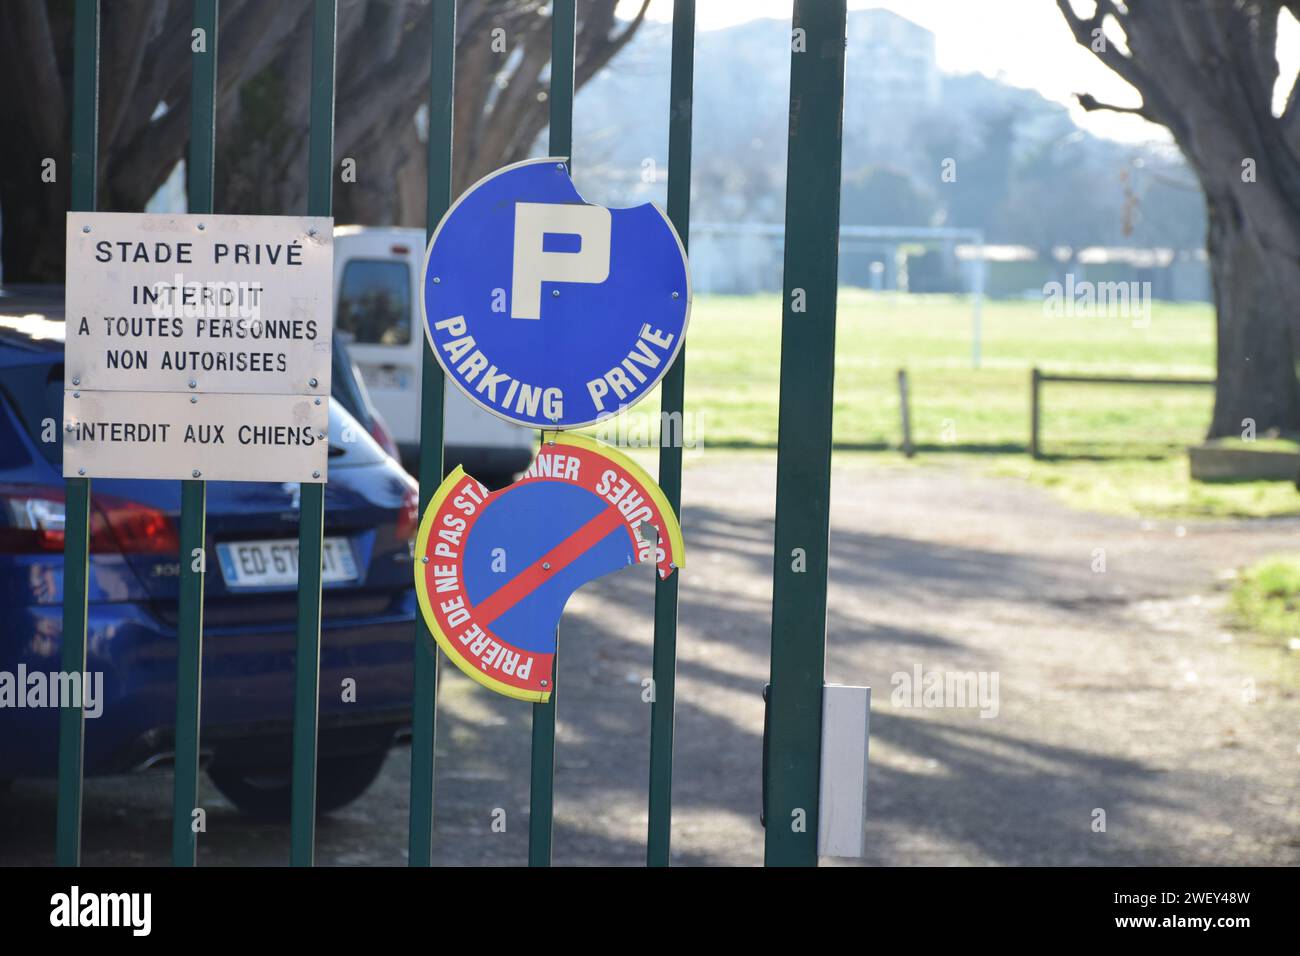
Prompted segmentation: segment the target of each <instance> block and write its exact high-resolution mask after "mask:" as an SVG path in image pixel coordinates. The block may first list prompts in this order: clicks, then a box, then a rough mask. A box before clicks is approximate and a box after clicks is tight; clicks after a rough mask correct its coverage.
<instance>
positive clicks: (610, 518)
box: [474, 508, 623, 626]
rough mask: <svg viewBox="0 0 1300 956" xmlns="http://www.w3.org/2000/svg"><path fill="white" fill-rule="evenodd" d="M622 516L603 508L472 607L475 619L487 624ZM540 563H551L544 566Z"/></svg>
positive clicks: (522, 597)
mask: <svg viewBox="0 0 1300 956" xmlns="http://www.w3.org/2000/svg"><path fill="white" fill-rule="evenodd" d="M622 522H623V516H622V515H621V514H619V511H618V509H617V508H606V509H605V510H604V511H602V512H601V513H600V514H598V515H596V517H594V518H592V519H591V520H590V521H588V522H587V523H586V524H584V525H583V526H582V527H581V528H579V529H578V530H577V531H575V532H573V534H571V535H569V536H568V537H567V538H565V539H564V540H563V541H561V542H560V543H559V544H557V545H556V546H555V547H553V548H552V549H551V550H550V551H547V552H546V553H545V554H543V555H542V556H541V557H540V558H538V559H537V560H536V561H534V562H533V563H532V564H530V565H529V566H528V567H526V568H524V570H522V571H520V572H519V573H518V574H517V575H515V576H514V577H513V578H511V579H510V580H509V581H507V582H506V583H505V584H504V585H502V586H501V587H500V588H498V589H497V590H495V591H493V592H492V593H491V594H490V595H488V596H487V597H486V598H484V600H483V602H482V603H481V604H477V605H475V607H474V620H475V622H477V623H478V624H481V625H484V626H486V625H489V624H491V623H492V622H493V621H495V620H496V619H497V618H499V617H500V616H501V615H502V614H504V613H506V611H508V610H510V609H511V608H512V607H514V606H515V605H516V604H518V603H519V602H520V601H522V600H523V599H524V598H526V597H528V595H530V594H532V593H533V592H534V591H536V590H537V589H538V588H539V587H541V586H542V585H543V584H545V583H546V582H547V581H549V580H550V579H551V578H553V577H554V576H555V575H556V573H557V572H559V571H561V570H563V569H564V568H567V567H568V566H569V565H570V564H572V563H573V562H574V561H576V560H578V558H579V556H580V555H582V554H583V553H584V552H586V551H587V550H589V549H590V548H591V547H593V546H594V545H595V544H596V543H597V542H598V541H600V540H601V539H602V538H604V537H605V536H606V535H607V534H609V533H610V532H611V531H613V530H614V529H615V528H617V527H618V526H619V525H620V524H622ZM542 565H550V567H549V568H544V567H542Z"/></svg>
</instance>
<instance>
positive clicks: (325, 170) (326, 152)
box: [289, 0, 338, 866]
mask: <svg viewBox="0 0 1300 956" xmlns="http://www.w3.org/2000/svg"><path fill="white" fill-rule="evenodd" d="M337 19H338V10H337V5H336V0H314V3H313V5H312V26H311V132H310V136H309V139H308V146H307V170H308V178H307V215H309V216H328V215H330V214H331V209H332V205H333V203H332V197H333V186H334V182H333V174H334V173H333V170H334V30H335V25H336V23H337ZM321 400H322V401H329V398H328V396H324V397H322V399H321ZM321 477H322V479H323V478H325V477H326V476H324V475H322V476H321ZM299 502H300V505H301V511H300V514H299V524H298V640H297V651H296V654H295V660H294V689H293V784H292V786H293V796H292V806H291V816H290V824H289V831H290V842H289V862H290V863H291V864H292V865H293V866H311V865H312V862H313V860H314V857H315V843H316V737H317V730H318V725H319V723H320V612H321V585H320V578H321V549H322V543H323V539H324V537H325V484H324V482H323V481H312V482H307V481H304V482H303V483H302V489H301V495H300V496H299Z"/></svg>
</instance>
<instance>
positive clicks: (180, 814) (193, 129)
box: [172, 0, 219, 866]
mask: <svg viewBox="0 0 1300 956" xmlns="http://www.w3.org/2000/svg"><path fill="white" fill-rule="evenodd" d="M218 3H219V0H194V29H196V30H202V31H203V46H204V49H203V51H202V52H196V51H193V50H192V49H191V53H190V63H191V67H190V69H191V73H190V153H189V160H188V162H187V163H186V167H185V172H186V194H187V197H188V206H189V211H190V212H192V213H211V212H212V179H213V144H214V143H215V141H216V126H217V5H218ZM207 507H208V484H207V482H206V481H203V480H202V479H197V480H193V479H192V480H188V481H182V482H181V551H180V561H181V581H180V608H179V614H178V617H177V626H176V759H175V771H176V772H175V777H174V780H173V784H172V865H173V866H194V864H195V863H196V862H197V852H198V834H196V833H195V832H194V827H193V823H192V820H193V813H194V808H195V807H197V806H198V802H199V712H200V709H201V702H202V700H203V576H204V566H205V563H206V560H207V556H206V554H205V553H204V551H203V549H204V547H205V540H204V539H205V531H206V525H207ZM196 550H197V551H198V553H199V554H200V555H202V556H203V559H202V560H200V561H197V562H196V561H195V551H196Z"/></svg>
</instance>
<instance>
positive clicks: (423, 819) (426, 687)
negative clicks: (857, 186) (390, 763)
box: [407, 0, 456, 866]
mask: <svg viewBox="0 0 1300 956" xmlns="http://www.w3.org/2000/svg"><path fill="white" fill-rule="evenodd" d="M430 56H431V58H432V59H431V66H430V71H429V134H428V135H429V140H428V154H427V182H428V194H427V199H426V206H425V239H426V240H429V239H432V238H433V231H434V230H435V229H436V228H437V227H438V222H439V220H441V219H442V217H443V215H444V214H445V213H446V211H447V207H448V206H450V205H451V147H452V142H451V136H452V119H453V115H454V113H453V104H454V100H455V92H456V0H434V4H433V43H432V45H431V48H430ZM422 351H423V355H424V358H423V362H422V365H421V373H420V515H421V516H423V515H424V509H425V508H427V507H429V499H430V498H432V497H433V493H434V491H436V490H437V488H438V485H439V484H440V483H441V482H442V454H443V448H442V443H443V411H444V409H443V403H444V399H445V397H446V382H445V380H444V376H443V373H442V366H441V365H439V364H438V362H437V360H436V359H435V358H434V356H433V351H432V350H431V349H428V348H425V349H423V350H422ZM414 683H415V692H414V699H413V700H412V704H411V821H410V847H409V852H408V855H407V862H408V863H410V865H411V866H429V865H430V864H431V863H432V862H433V779H434V778H433V768H434V748H435V746H436V744H437V740H438V735H437V718H438V652H437V649H436V648H435V647H434V646H433V635H432V634H430V633H429V626H428V624H426V623H425V621H424V617H423V615H416V622H415V671H414Z"/></svg>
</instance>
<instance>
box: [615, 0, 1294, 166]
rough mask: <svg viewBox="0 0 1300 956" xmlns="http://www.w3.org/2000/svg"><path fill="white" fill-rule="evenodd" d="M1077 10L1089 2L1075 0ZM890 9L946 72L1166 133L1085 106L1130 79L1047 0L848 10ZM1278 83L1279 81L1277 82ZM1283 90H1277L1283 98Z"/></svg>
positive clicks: (718, 13)
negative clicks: (1080, 96)
mask: <svg viewBox="0 0 1300 956" xmlns="http://www.w3.org/2000/svg"><path fill="white" fill-rule="evenodd" d="M621 4H622V6H621V7H620V11H619V12H620V13H624V12H629V15H630V12H634V11H635V10H636V9H638V8H639V7H640V3H639V2H638V0H621ZM1076 6H1078V7H1079V9H1080V11H1081V12H1086V11H1087V10H1088V9H1090V5H1089V4H1087V3H1086V2H1081V3H1077V4H1076ZM872 7H878V8H884V9H887V10H892V11H893V12H895V13H897V14H899V15H900V16H904V17H907V18H908V19H909V20H911V21H913V22H914V23H918V24H920V25H921V26H923V27H925V28H926V29H928V30H930V31H931V32H933V33H934V35H935V44H936V49H937V55H938V59H939V69H940V70H941V71H943V72H945V73H971V72H979V73H983V74H985V75H986V76H991V77H997V78H1000V79H1002V80H1003V81H1004V82H1007V83H1010V84H1012V85H1013V86H1021V87H1027V88H1030V89H1035V90H1038V91H1039V92H1040V93H1042V94H1043V95H1044V96H1046V97H1047V98H1048V99H1051V100H1055V101H1057V102H1059V103H1063V104H1065V105H1066V106H1068V107H1070V112H1071V115H1072V116H1073V117H1074V120H1075V122H1076V123H1078V124H1079V125H1080V126H1081V127H1083V128H1084V129H1086V130H1088V131H1089V132H1092V133H1094V134H1096V135H1098V136H1105V137H1109V138H1112V139H1123V140H1130V141H1140V140H1150V139H1158V140H1162V141H1168V139H1169V137H1168V135H1167V134H1166V133H1165V131H1164V130H1163V129H1161V128H1160V127H1158V126H1154V125H1153V124H1151V123H1148V122H1146V121H1145V120H1143V119H1140V118H1138V117H1136V116H1127V115H1121V114H1115V113H1104V112H1096V113H1091V114H1089V113H1085V112H1084V111H1083V110H1082V109H1080V108H1079V106H1078V104H1077V103H1076V101H1075V99H1074V96H1073V94H1074V93H1076V92H1088V93H1092V94H1093V95H1094V96H1096V97H1097V98H1098V99H1099V100H1102V101H1103V102H1107V103H1116V104H1119V105H1124V106H1135V105H1137V104H1138V103H1139V102H1140V98H1139V97H1138V95H1137V93H1135V92H1134V91H1133V90H1132V88H1131V87H1129V85H1128V84H1127V83H1125V82H1124V81H1123V80H1121V79H1120V78H1119V77H1118V76H1116V75H1115V74H1114V73H1112V72H1111V71H1110V70H1108V69H1107V68H1106V67H1105V66H1103V65H1102V64H1101V62H1100V61H1099V60H1097V58H1096V57H1095V56H1093V54H1092V53H1091V52H1090V51H1088V50H1085V49H1083V48H1082V47H1081V46H1079V45H1078V44H1077V43H1075V41H1074V37H1073V35H1072V34H1071V33H1070V31H1069V28H1068V27H1067V26H1066V24H1065V19H1064V18H1063V17H1062V16H1061V12H1060V11H1059V10H1058V9H1057V8H1056V4H1055V3H1054V2H1052V0H849V9H850V10H863V9H868V8H872ZM672 8H673V4H672V0H652V2H651V6H650V13H649V16H650V17H652V18H653V19H656V20H662V21H665V22H667V21H669V20H671V19H672ZM790 11H791V0H701V2H699V3H697V5H696V25H697V27H698V28H699V29H701V30H716V29H719V28H721V27H727V26H732V25H733V24H736V23H742V22H744V21H746V20H755V19H761V18H765V17H780V18H783V19H789V17H790ZM1278 48H1279V55H1280V57H1281V60H1282V65H1283V76H1284V77H1285V76H1289V77H1294V76H1295V75H1296V68H1297V65H1300V25H1297V24H1296V21H1295V20H1294V19H1293V18H1292V17H1291V16H1290V15H1289V14H1284V15H1283V21H1282V25H1281V31H1280V37H1279V44H1278ZM1282 85H1283V84H1282V83H1279V86H1282ZM1286 93H1287V90H1286V89H1282V90H1279V91H1278V96H1279V97H1281V99H1282V100H1285V97H1286Z"/></svg>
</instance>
